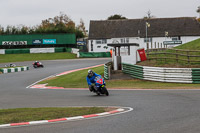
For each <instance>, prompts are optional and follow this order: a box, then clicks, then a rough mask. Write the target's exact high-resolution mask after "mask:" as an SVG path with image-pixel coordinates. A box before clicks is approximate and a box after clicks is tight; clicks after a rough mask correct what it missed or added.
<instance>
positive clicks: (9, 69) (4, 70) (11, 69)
mask: <svg viewBox="0 0 200 133" xmlns="http://www.w3.org/2000/svg"><path fill="white" fill-rule="evenodd" d="M26 70H29V67H28V66H20V67H14V68H0V73H12V72H21V71H26Z"/></svg>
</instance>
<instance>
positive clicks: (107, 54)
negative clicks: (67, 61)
mask: <svg viewBox="0 0 200 133" xmlns="http://www.w3.org/2000/svg"><path fill="white" fill-rule="evenodd" d="M79 57H80V58H98V57H111V55H110V52H79Z"/></svg>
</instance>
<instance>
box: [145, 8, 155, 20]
mask: <svg viewBox="0 0 200 133" xmlns="http://www.w3.org/2000/svg"><path fill="white" fill-rule="evenodd" d="M155 17H156V16H154V15H152V13H151V10H149V11H148V12H147V16H144V19H151V18H155Z"/></svg>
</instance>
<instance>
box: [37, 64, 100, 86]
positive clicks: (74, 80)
mask: <svg viewBox="0 0 200 133" xmlns="http://www.w3.org/2000/svg"><path fill="white" fill-rule="evenodd" d="M92 70H93V71H94V72H97V73H98V74H100V75H103V72H104V67H103V66H101V67H96V68H93V69H92ZM87 71H88V70H81V71H77V72H73V73H70V74H67V75H63V76H59V77H56V78H53V79H49V80H45V81H42V82H40V83H39V84H44V83H48V85H49V86H57V87H65V88H87V87H88V85H87V82H86V76H87Z"/></svg>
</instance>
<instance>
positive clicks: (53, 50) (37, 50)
mask: <svg viewBox="0 0 200 133" xmlns="http://www.w3.org/2000/svg"><path fill="white" fill-rule="evenodd" d="M78 50H79V49H76V48H64V47H55V48H30V49H0V54H26V53H29V54H30V53H59V52H69V53H75V54H77V51H78Z"/></svg>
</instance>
